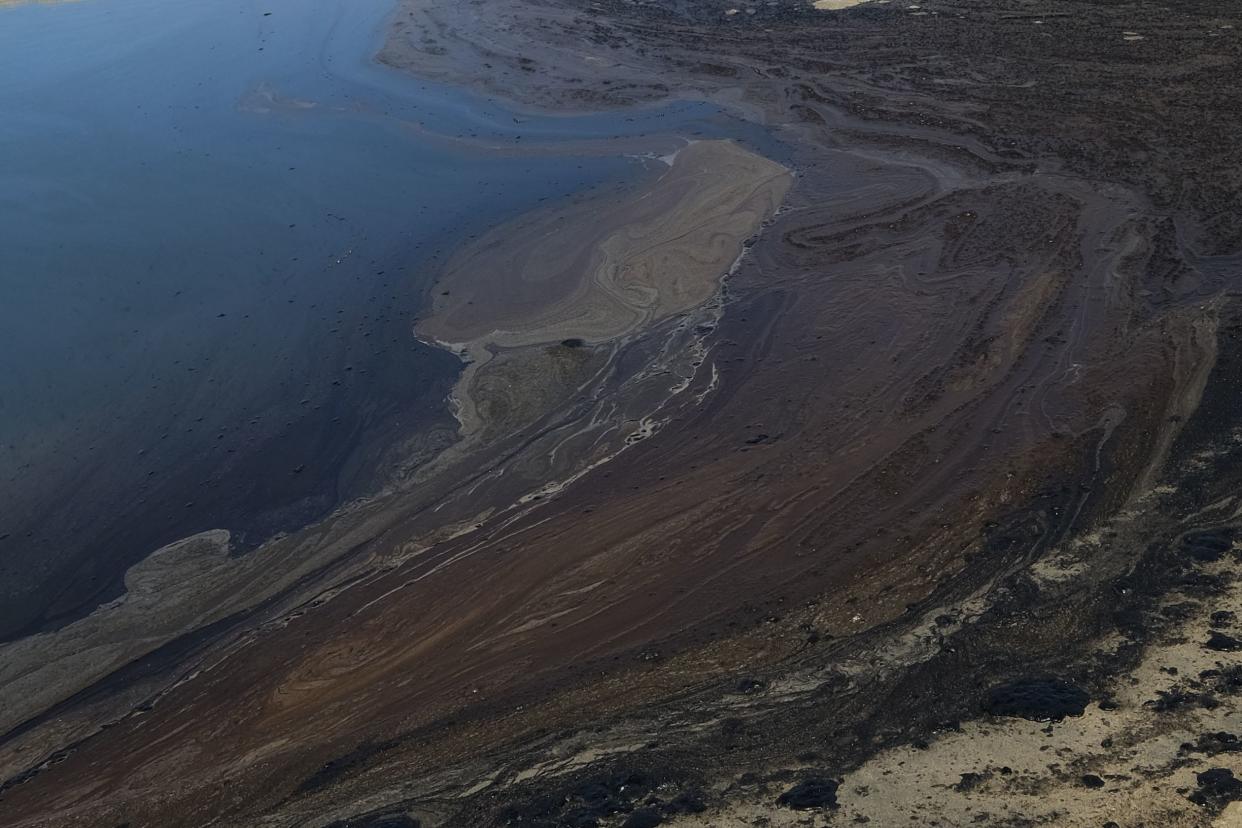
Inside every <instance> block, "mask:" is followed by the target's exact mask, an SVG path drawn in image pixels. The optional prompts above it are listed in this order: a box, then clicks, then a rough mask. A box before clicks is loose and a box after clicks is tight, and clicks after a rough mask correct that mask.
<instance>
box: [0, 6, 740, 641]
mask: <svg viewBox="0 0 1242 828" xmlns="http://www.w3.org/2000/svg"><path fill="white" fill-rule="evenodd" d="M392 12H393V9H392V4H391V0H183V1H182V2H177V3H166V2H156V0H82V1H81V2H68V3H59V4H56V3H30V4H21V3H16V4H15V3H11V2H10V3H7V4H0V639H3V638H7V637H12V636H14V635H19V634H24V633H28V632H32V631H34V630H37V629H42V628H47V627H50V626H56V625H58V624H61V623H63V622H64V621H66V620H68V619H70V618H73V617H77V616H79V615H81V614H82V613H83V612H88V611H89V610H90V609H91V608H92V607H94V606H96V605H98V604H99V603H100V602H101V601H103V600H107V599H109V598H110V597H113V596H115V595H116V594H119V592H120V590H121V589H122V588H123V587H122V583H121V580H120V578H121V575H122V574H123V572H124V570H125V568H126V567H128V566H129V565H131V564H132V563H133V562H135V561H136V560H139V559H141V558H142V557H143V556H144V555H146V554H149V553H150V552H151V551H153V550H154V549H156V548H158V547H159V546H161V545H163V544H166V543H169V542H171V541H173V540H176V539H178V538H181V537H184V536H186V535H188V534H191V533H194V532H197V531H202V530H204V529H208V528H215V527H223V528H227V529H230V530H232V531H233V532H234V533H235V539H236V541H237V547H238V550H239V553H240V552H244V551H245V550H246V549H247V548H250V547H252V546H253V545H254V544H257V543H259V542H261V541H262V540H263V539H264V538H266V537H268V536H270V535H271V534H272V533H274V532H276V531H281V530H285V529H290V528H293V527H295V526H297V525H300V524H303V523H305V522H307V521H309V520H312V519H314V518H315V517H317V516H320V515H322V514H324V513H326V512H327V511H329V510H330V509H331V508H332V507H333V506H335V505H337V504H338V503H340V502H341V501H342V500H344V499H347V498H349V497H354V496H357V495H359V494H362V493H364V491H365V489H366V487H367V486H368V485H370V483H371V481H372V480H373V479H374V477H375V474H376V469H375V466H376V464H377V463H379V462H381V461H380V459H379V458H382V457H384V456H385V455H384V442H385V441H388V440H392V439H395V438H396V437H398V436H400V437H402V439H404V438H405V437H408V436H409V435H412V434H417V433H419V432H420V430H422V429H427V428H430V427H431V426H437V425H438V426H440V427H441V437H440V439H445V438H444V437H443V435H444V434H447V433H449V432H448V431H446V429H445V426H446V425H447V424H451V421H449V420H448V415H447V409H446V406H445V404H444V398H445V394H446V393H447V391H448V389H449V388H450V387H451V384H452V381H453V379H454V377H455V376H456V374H457V371H458V370H459V364H458V362H457V360H456V359H455V358H453V357H452V356H451V355H449V354H446V353H444V352H442V351H439V350H437V349H433V348H429V347H427V346H425V345H423V344H421V343H419V342H417V341H416V340H415V339H414V337H413V335H412V332H411V326H412V321H413V319H414V318H415V316H416V315H417V313H418V309H419V305H420V302H421V301H422V299H423V296H424V295H425V293H426V291H427V290H428V286H429V284H430V280H432V279H434V276H435V272H436V268H437V266H438V264H439V263H440V262H442V261H443V259H444V257H445V256H446V255H448V253H449V252H450V251H451V250H452V248H453V246H454V245H455V244H458V243H460V242H461V241H463V240H464V239H465V238H467V237H468V236H470V235H472V234H475V233H479V232H481V231H483V230H485V229H486V228H487V227H489V226H491V225H493V224H495V223H496V222H498V221H501V220H504V219H505V218H508V217H511V216H512V215H514V214H516V213H518V212H520V211H522V210H526V209H531V208H533V207H535V206H536V205H538V204H540V203H541V202H545V201H546V200H548V199H557V198H563V197H566V196H567V195H568V194H571V193H574V192H577V191H580V190H583V189H585V188H590V187H599V186H609V185H611V184H613V183H616V182H624V181H626V180H628V179H632V178H634V177H636V176H637V175H638V174H639V172H640V168H641V164H640V163H639V162H638V161H637V160H636V159H634V158H632V157H627V156H626V155H625V154H624V153H622V152H620V151H618V152H617V153H616V154H615V155H609V154H602V155H601V154H579V153H575V152H574V151H573V150H572V146H573V145H574V142H575V141H579V140H584V139H585V140H597V139H601V138H603V139H611V138H614V137H616V136H621V135H630V136H641V135H648V134H667V133H669V132H670V131H680V132H682V133H683V134H685V133H689V132H696V133H697V132H700V131H701V132H704V133H712V134H720V133H722V132H727V131H728V129H729V127H728V126H727V125H725V124H723V122H722V121H721V119H720V117H719V116H718V114H717V113H715V112H714V111H713V110H711V109H710V108H708V107H706V106H703V105H699V104H690V103H674V104H670V105H668V106H666V107H662V108H653V109H644V110H641V111H635V112H628V113H614V114H603V115H585V116H581V117H578V116H575V117H551V116H546V117H545V116H532V115H530V114H518V113H514V112H511V111H508V110H506V109H505V107H504V106H502V105H500V104H498V103H495V102H492V101H488V100H485V99H482V98H480V97H478V96H476V95H473V94H471V93H468V92H466V91H464V90H460V89H455V88H451V87H446V86H442V85H437V84H432V83H425V82H421V81H419V80H417V79H415V78H413V77H411V76H408V75H406V74H404V73H401V72H398V71H395V70H392V69H389V68H387V67H383V66H380V65H378V64H377V63H376V62H375V61H374V59H373V55H374V53H375V52H376V51H377V50H378V48H379V46H380V44H381V39H382V37H383V32H384V30H385V26H386V22H387V18H388V16H389V15H390V14H392ZM459 137H460V138H468V139H470V140H466V141H458V140H453V139H457V138H459ZM482 145H491V146H500V147H503V146H508V145H513V146H523V147H529V146H532V145H541V146H543V147H544V148H545V149H544V151H543V152H539V153H529V154H521V153H509V152H496V151H491V150H483V149H480V146H482ZM560 147H563V148H565V149H564V150H563V151H561V150H558V148H560ZM549 148H550V149H549ZM497 278H503V274H497Z"/></svg>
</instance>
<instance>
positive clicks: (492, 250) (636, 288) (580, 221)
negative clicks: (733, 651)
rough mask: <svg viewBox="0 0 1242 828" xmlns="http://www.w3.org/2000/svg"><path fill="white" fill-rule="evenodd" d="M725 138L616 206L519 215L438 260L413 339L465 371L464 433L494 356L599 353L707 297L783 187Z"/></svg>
mask: <svg viewBox="0 0 1242 828" xmlns="http://www.w3.org/2000/svg"><path fill="white" fill-rule="evenodd" d="M792 180H793V179H792V176H791V175H790V173H789V171H788V170H786V169H785V168H784V167H782V166H781V165H780V164H777V163H776V162H774V161H770V160H768V159H766V158H764V157H762V156H760V155H757V154H755V153H753V152H750V151H749V150H747V149H745V148H743V147H741V146H739V145H738V144H736V143H733V142H731V141H697V142H693V143H691V144H689V145H688V146H687V147H686V148H685V149H682V150H681V151H679V152H677V153H676V154H675V155H674V156H673V157H672V158H671V164H670V166H669V167H668V168H667V169H666V170H665V171H664V172H663V173H662V174H660V175H659V176H658V178H656V180H655V181H654V182H652V183H651V184H649V185H647V186H643V187H640V188H639V189H638V190H636V191H634V192H631V193H629V194H628V195H626V196H624V197H622V198H620V199H614V198H597V199H593V200H590V201H588V203H586V204H576V205H572V206H570V207H568V208H560V209H556V210H551V211H544V212H537V213H532V214H529V215H525V216H522V217H519V218H518V219H516V220H514V221H512V222H510V223H508V224H505V225H503V226H501V227H498V228H497V229H495V230H493V231H491V232H489V233H488V234H486V235H485V236H483V237H482V238H481V239H480V240H479V241H478V242H477V243H475V244H473V245H470V246H469V247H467V248H466V249H464V250H463V251H461V252H460V253H459V254H458V255H457V256H455V257H454V259H453V261H452V262H450V263H449V265H448V267H447V268H446V271H445V273H444V275H443V276H442V277H441V278H440V279H439V280H438V281H437V283H436V285H435V287H434V293H435V299H434V303H433V306H432V312H431V314H430V315H429V316H428V317H427V318H426V319H425V320H422V321H421V322H420V323H419V324H418V334H419V336H420V337H421V338H423V339H425V340H428V341H432V342H436V343H439V344H442V345H443V346H444V347H446V348H448V349H449V350H452V351H453V352H454V353H457V354H459V355H463V358H464V359H466V360H467V362H468V363H469V365H468V367H467V369H466V371H465V372H464V374H463V376H462V378H461V380H460V381H459V382H458V383H457V386H456V388H455V390H454V394H453V396H454V399H455V402H456V407H457V415H458V419H459V420H460V422H461V423H462V430H463V433H466V434H469V433H473V432H475V431H477V430H478V428H479V427H480V425H481V423H480V417H479V414H478V408H479V406H478V404H477V402H476V401H475V400H474V399H472V396H473V393H472V388H473V387H474V385H475V384H476V382H477V381H478V374H479V372H480V371H481V370H482V369H483V366H485V365H487V364H488V363H489V362H490V360H491V358H492V355H493V354H494V353H495V352H496V351H497V349H513V348H522V347H529V346H535V345H544V344H550V343H558V342H562V341H571V342H572V341H580V342H581V343H583V344H590V345H594V344H599V343H604V342H608V341H611V340H615V339H617V338H619V337H623V336H625V335H627V334H632V333H634V332H636V331H638V330H641V329H643V328H646V327H648V326H650V325H652V324H655V323H657V322H659V321H661V320H663V319H667V318H668V317H670V316H672V315H674V314H678V313H684V312H685V311H688V310H690V309H691V308H694V307H696V306H698V305H701V304H703V303H704V302H706V301H707V300H708V299H709V298H711V297H712V296H713V295H714V294H715V293H716V291H717V289H718V288H719V286H720V281H721V279H722V278H723V277H724V276H725V274H726V273H727V272H728V271H729V269H730V267H731V266H732V265H733V263H734V262H735V261H736V260H737V258H738V256H739V255H740V254H741V252H742V250H743V244H744V242H745V241H746V240H747V239H748V238H750V237H752V236H754V235H755V234H756V233H757V232H758V231H759V229H760V227H761V226H762V224H763V222H764V221H765V220H766V219H768V218H770V217H771V216H772V215H773V213H775V211H776V209H777V208H778V207H779V206H780V204H781V201H782V200H783V199H784V197H785V194H786V193H787V192H788V190H789V187H790V185H791V183H792Z"/></svg>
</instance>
